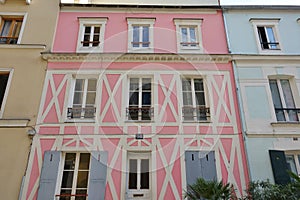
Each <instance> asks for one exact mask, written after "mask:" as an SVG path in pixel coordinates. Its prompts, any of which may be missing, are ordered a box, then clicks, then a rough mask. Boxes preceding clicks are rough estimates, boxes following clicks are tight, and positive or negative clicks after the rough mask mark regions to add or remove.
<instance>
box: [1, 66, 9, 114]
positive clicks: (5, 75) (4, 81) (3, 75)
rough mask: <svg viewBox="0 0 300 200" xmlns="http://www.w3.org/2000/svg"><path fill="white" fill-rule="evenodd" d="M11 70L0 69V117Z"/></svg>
mask: <svg viewBox="0 0 300 200" xmlns="http://www.w3.org/2000/svg"><path fill="white" fill-rule="evenodd" d="M11 76H12V70H3V71H0V117H2V114H3V111H4V107H5V103H6V99H7V95H8V89H9V85H10V82H11Z"/></svg>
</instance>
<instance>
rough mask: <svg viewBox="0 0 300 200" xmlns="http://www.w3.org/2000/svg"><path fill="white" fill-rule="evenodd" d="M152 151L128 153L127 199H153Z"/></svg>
mask: <svg viewBox="0 0 300 200" xmlns="http://www.w3.org/2000/svg"><path fill="white" fill-rule="evenodd" d="M150 162H151V160H150V153H137V152H131V153H128V159H127V176H126V199H127V200H133V199H138V200H141V199H143V200H150V199H151V175H150V166H151V163H150Z"/></svg>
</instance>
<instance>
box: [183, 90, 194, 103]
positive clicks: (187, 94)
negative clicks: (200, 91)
mask: <svg viewBox="0 0 300 200" xmlns="http://www.w3.org/2000/svg"><path fill="white" fill-rule="evenodd" d="M182 95H183V105H185V106H187V105H190V106H192V105H193V100H192V92H183V93H182Z"/></svg>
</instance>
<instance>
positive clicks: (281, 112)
mask: <svg viewBox="0 0 300 200" xmlns="http://www.w3.org/2000/svg"><path fill="white" fill-rule="evenodd" d="M275 113H276V118H277V121H288V122H298V121H299V117H298V114H299V113H300V108H275Z"/></svg>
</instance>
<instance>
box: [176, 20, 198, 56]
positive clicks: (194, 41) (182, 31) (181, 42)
mask: <svg viewBox="0 0 300 200" xmlns="http://www.w3.org/2000/svg"><path fill="white" fill-rule="evenodd" d="M174 23H175V26H176V32H177V49H178V52H186V53H201V52H202V46H201V45H202V43H201V42H202V41H201V40H202V37H201V28H200V27H201V24H202V19H174Z"/></svg>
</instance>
